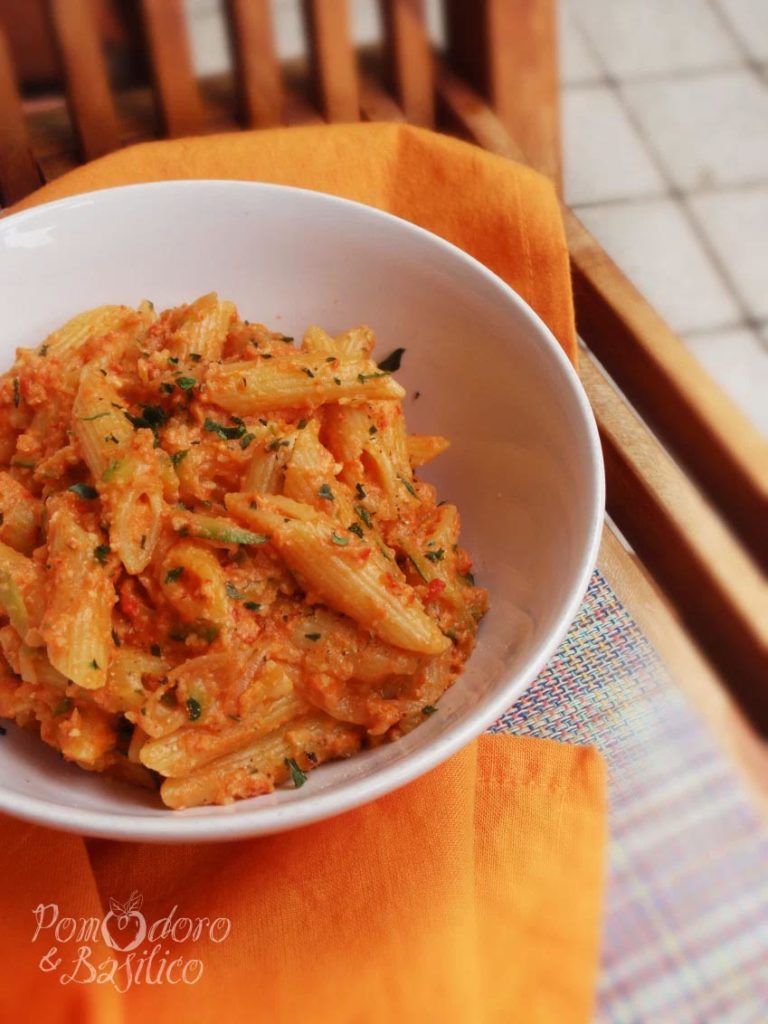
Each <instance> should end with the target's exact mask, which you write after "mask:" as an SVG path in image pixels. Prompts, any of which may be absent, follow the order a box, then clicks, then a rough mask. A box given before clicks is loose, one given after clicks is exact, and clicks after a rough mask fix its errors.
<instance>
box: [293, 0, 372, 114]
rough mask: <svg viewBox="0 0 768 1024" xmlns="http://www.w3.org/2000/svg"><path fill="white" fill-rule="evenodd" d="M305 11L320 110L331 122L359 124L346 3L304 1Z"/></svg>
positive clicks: (354, 59) (355, 66)
mask: <svg viewBox="0 0 768 1024" xmlns="http://www.w3.org/2000/svg"><path fill="white" fill-rule="evenodd" d="M302 9H303V11H304V21H305V24H306V28H307V38H308V40H309V52H310V62H311V67H312V76H313V79H314V86H315V92H316V94H317V100H318V103H319V105H320V110H321V112H322V114H323V115H324V117H325V119H326V120H327V121H330V122H331V123H334V122H344V121H358V120H359V119H360V96H359V86H358V80H357V58H356V54H355V50H354V47H353V45H352V37H351V35H350V30H349V13H348V11H347V0H331V2H330V3H329V2H328V0H303V2H302Z"/></svg>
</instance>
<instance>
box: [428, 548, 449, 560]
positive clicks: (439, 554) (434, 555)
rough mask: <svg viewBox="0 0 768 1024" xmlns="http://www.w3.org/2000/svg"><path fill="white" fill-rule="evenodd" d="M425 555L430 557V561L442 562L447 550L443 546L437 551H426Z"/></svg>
mask: <svg viewBox="0 0 768 1024" xmlns="http://www.w3.org/2000/svg"><path fill="white" fill-rule="evenodd" d="M424 557H425V558H428V559H429V560H430V562H442V560H443V559H444V558H445V551H444V550H443V548H438V549H437V551H425V553H424Z"/></svg>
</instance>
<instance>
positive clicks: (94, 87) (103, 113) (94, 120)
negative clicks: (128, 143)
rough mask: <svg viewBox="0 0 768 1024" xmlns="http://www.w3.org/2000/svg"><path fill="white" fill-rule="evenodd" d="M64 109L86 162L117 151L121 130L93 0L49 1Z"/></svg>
mask: <svg viewBox="0 0 768 1024" xmlns="http://www.w3.org/2000/svg"><path fill="white" fill-rule="evenodd" d="M48 10H49V12H50V17H51V26H52V28H53V33H54V37H55V39H56V45H57V47H58V50H59V56H60V59H61V64H62V67H63V69H64V77H65V80H66V87H67V106H68V108H69V112H70V117H71V119H72V124H73V125H74V128H75V131H76V133H77V137H78V141H79V143H80V147H81V149H82V151H83V155H84V157H85V159H86V160H93V159H95V158H96V157H99V156H103V155H104V154H105V153H109V152H111V151H112V150H113V149H117V148H118V146H119V145H120V129H119V127H118V121H117V114H116V112H115V105H114V102H113V99H112V92H111V90H110V85H109V77H108V75H107V63H106V60H105V59H104V53H103V50H102V42H101V35H100V33H99V28H98V24H97V21H96V9H95V7H94V5H93V3H92V0H48Z"/></svg>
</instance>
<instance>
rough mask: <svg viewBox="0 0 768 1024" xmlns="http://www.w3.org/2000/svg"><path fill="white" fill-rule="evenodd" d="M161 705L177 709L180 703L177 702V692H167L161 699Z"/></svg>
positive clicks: (172, 690) (171, 690)
mask: <svg viewBox="0 0 768 1024" xmlns="http://www.w3.org/2000/svg"><path fill="white" fill-rule="evenodd" d="M160 703H161V704H162V705H163V707H164V708H175V707H176V705H177V704H178V703H179V702H178V701H177V700H176V691H175V690H174V689H170V690H166V691H165V693H164V694H162V695H161V697H160Z"/></svg>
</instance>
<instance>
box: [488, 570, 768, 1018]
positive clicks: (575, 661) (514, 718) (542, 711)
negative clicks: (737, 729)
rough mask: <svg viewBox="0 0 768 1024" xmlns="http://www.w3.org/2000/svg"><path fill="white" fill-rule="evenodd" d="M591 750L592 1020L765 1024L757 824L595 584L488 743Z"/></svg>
mask: <svg viewBox="0 0 768 1024" xmlns="http://www.w3.org/2000/svg"><path fill="white" fill-rule="evenodd" d="M500 730H503V731H507V732H512V733H518V734H527V735H531V736H542V737H547V738H549V739H555V740H561V741H565V742H568V743H589V744H593V745H594V746H596V747H597V748H598V749H599V750H600V751H601V752H602V754H603V756H604V757H605V759H606V761H607V763H608V770H609V786H610V833H611V840H610V857H609V860H610V878H609V883H608V892H607V899H606V913H605V923H604V938H603V954H602V966H601V971H600V980H599V989H598V1006H597V1017H598V1020H599V1021H602V1022H606V1024H624V1022H626V1024H645V1022H653V1024H667V1022H669V1024H688V1022H691V1024H694V1022H695V1024H703V1022H707V1024H709V1022H717V1024H752V1022H754V1024H765V1022H766V1021H768V823H766V821H765V820H764V819H763V818H762V817H761V816H760V814H759V812H758V811H757V809H756V808H755V806H754V804H753V802H752V800H751V797H750V793H749V791H748V789H747V787H746V786H745V785H744V783H743V782H742V780H741V778H740V777H739V776H738V775H737V774H736V773H735V771H734V768H733V766H732V764H731V763H730V762H729V760H728V758H727V757H726V755H725V754H724V753H723V752H722V751H721V750H720V748H719V747H718V745H717V743H716V742H715V740H714V739H713V737H712V735H711V733H710V732H709V730H708V728H707V726H706V725H705V723H704V722H703V721H702V720H701V718H700V717H699V715H698V713H697V711H696V710H695V708H693V707H692V706H691V704H690V703H689V702H688V701H687V699H686V698H685V696H684V695H683V694H682V693H681V692H680V690H679V689H678V688H677V687H676V686H675V684H674V682H673V681H672V679H671V678H670V676H669V674H668V672H667V671H666V669H665V667H664V665H663V664H662V662H661V660H660V659H659V657H658V655H657V654H656V652H655V650H654V649H653V647H652V646H651V644H650V643H649V641H648V640H647V639H646V637H645V636H644V635H643V633H642V632H641V631H640V630H639V628H638V626H637V624H636V623H635V622H634V620H633V619H632V617H631V615H630V614H629V613H628V611H627V610H626V609H625V608H624V606H623V605H622V604H621V602H620V601H619V599H618V598H617V596H616V594H615V593H614V592H613V590H612V589H611V587H610V586H609V584H608V583H607V581H606V580H605V578H604V577H603V576H602V575H601V574H600V573H599V572H596V573H595V575H594V576H593V578H592V582H591V584H590V587H589V591H588V594H587V597H586V599H585V602H584V605H583V607H582V609H581V612H580V614H579V617H578V618H577V620H576V621H575V623H574V624H573V626H572V628H571V630H570V632H569V633H568V635H567V637H566V639H565V640H564V641H563V643H562V644H561V646H560V648H559V650H558V651H557V654H556V655H555V657H554V658H553V659H552V661H551V662H550V664H549V665H548V667H547V668H546V669H545V670H544V671H543V672H542V673H541V675H540V676H539V677H538V678H537V679H536V681H535V683H534V684H533V685H532V686H531V688H530V689H529V690H528V691H527V692H526V693H525V694H524V696H523V697H522V698H521V699H520V700H519V701H518V702H517V703H516V704H515V705H514V706H513V707H512V708H511V709H510V710H509V711H508V712H507V713H506V714H505V715H503V716H502V718H501V719H500V720H499V722H498V723H497V724H496V725H495V726H494V728H493V730H492V731H500Z"/></svg>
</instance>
